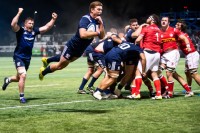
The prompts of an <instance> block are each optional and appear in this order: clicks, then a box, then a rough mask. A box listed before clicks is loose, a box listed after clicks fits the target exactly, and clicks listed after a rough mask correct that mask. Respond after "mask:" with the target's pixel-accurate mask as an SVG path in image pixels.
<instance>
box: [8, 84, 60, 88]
mask: <svg viewBox="0 0 200 133" xmlns="http://www.w3.org/2000/svg"><path fill="white" fill-rule="evenodd" d="M58 85H60V84H48V85H29V86H25V87H26V88H33V87H42V86H44V87H45V86H58ZM9 88H17V86H13V87H9Z"/></svg>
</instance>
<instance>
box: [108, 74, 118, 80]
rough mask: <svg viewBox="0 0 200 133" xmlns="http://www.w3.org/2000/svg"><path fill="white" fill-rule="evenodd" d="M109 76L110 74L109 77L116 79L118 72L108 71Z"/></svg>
mask: <svg viewBox="0 0 200 133" xmlns="http://www.w3.org/2000/svg"><path fill="white" fill-rule="evenodd" d="M109 76H110V77H111V78H115V79H117V78H118V77H119V74H118V73H109Z"/></svg>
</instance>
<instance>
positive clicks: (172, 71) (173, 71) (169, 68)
mask: <svg viewBox="0 0 200 133" xmlns="http://www.w3.org/2000/svg"><path fill="white" fill-rule="evenodd" d="M166 69H167V71H168V72H171V73H175V72H176V70H175V68H172V67H167V68H166Z"/></svg>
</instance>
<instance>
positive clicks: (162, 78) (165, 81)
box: [159, 75, 169, 90]
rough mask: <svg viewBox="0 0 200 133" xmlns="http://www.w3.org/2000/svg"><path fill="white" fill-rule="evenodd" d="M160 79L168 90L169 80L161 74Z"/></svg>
mask: <svg viewBox="0 0 200 133" xmlns="http://www.w3.org/2000/svg"><path fill="white" fill-rule="evenodd" d="M159 79H160V83H161V84H162V85H164V86H165V89H166V90H168V88H169V87H168V83H167V80H166V78H165V77H164V76H163V75H161V76H160V77H159Z"/></svg>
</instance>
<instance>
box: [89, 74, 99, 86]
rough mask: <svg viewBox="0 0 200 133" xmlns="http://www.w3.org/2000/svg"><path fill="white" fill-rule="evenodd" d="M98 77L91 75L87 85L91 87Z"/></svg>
mask: <svg viewBox="0 0 200 133" xmlns="http://www.w3.org/2000/svg"><path fill="white" fill-rule="evenodd" d="M97 79H98V78H95V77H93V76H92V80H91V81H90V83H89V85H88V87H92V86H93V85H94V83H95V82H96V80H97Z"/></svg>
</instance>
